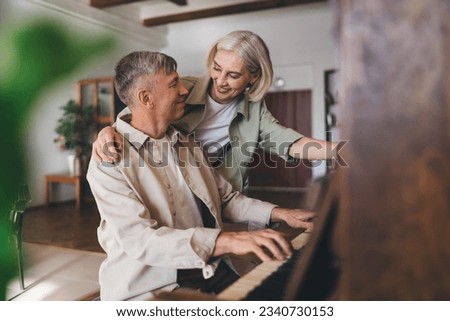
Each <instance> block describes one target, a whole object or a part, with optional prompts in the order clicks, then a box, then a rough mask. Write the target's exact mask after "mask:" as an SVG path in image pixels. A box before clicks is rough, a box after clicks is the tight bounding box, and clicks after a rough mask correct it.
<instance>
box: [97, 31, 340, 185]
mask: <svg viewBox="0 0 450 321" xmlns="http://www.w3.org/2000/svg"><path fill="white" fill-rule="evenodd" d="M206 65H207V68H208V71H209V75H208V76H206V77H203V78H198V77H184V78H182V79H181V80H182V81H183V84H184V86H185V87H186V88H187V89H188V91H189V95H188V96H187V98H186V112H185V115H184V117H183V118H182V119H181V120H179V121H178V122H177V123H176V124H174V126H175V127H176V128H178V129H179V130H181V131H184V132H185V133H193V134H194V135H195V138H196V140H197V141H199V142H200V145H201V146H202V147H203V149H204V151H205V152H206V153H207V155H208V158H209V160H210V162H211V163H212V164H213V166H214V167H216V168H217V170H218V171H219V172H220V173H221V174H222V176H224V177H225V178H226V179H227V180H228V181H229V182H230V183H231V185H232V186H233V188H234V189H235V190H238V191H243V190H244V189H245V187H246V183H247V178H248V169H249V165H250V164H251V161H252V158H253V154H254V153H255V151H256V149H257V148H258V147H261V148H262V149H264V150H266V151H268V152H270V153H272V154H276V155H278V156H280V157H282V158H284V159H285V160H286V161H291V160H293V159H294V158H306V159H309V160H318V159H329V158H331V157H333V155H327V151H331V150H333V149H334V148H335V147H336V146H335V143H328V142H326V141H323V140H316V139H312V138H308V137H304V136H303V135H302V134H300V133H297V132H296V131H294V130H292V129H289V128H286V127H284V126H282V125H281V124H279V122H278V121H277V120H276V119H275V118H274V117H273V116H272V114H271V113H270V112H269V110H268V109H267V106H266V104H265V102H264V95H265V94H266V93H267V91H268V89H269V87H270V86H271V83H272V78H273V69H272V62H271V60H270V55H269V50H268V48H267V46H266V44H265V43H264V41H263V40H262V39H261V38H260V37H259V36H258V35H256V34H254V33H252V32H250V31H234V32H231V33H230V34H228V35H226V36H225V37H223V38H221V39H219V40H218V41H216V42H215V43H214V44H213V46H212V48H211V50H210V51H209V54H208V56H207V60H206ZM123 113H129V110H128V109H127V108H126V109H124V111H122V113H121V114H123ZM114 136H115V132H114V129H113V128H112V127H106V128H104V129H103V130H102V131H101V132H100V133H99V136H98V138H97V140H96V141H95V142H94V145H93V156H94V157H95V158H96V159H97V160H98V161H106V162H114V161H115V160H116V158H115V157H117V156H118V154H117V153H115V151H114V150H113V149H114V148H113V147H111V146H113V144H112V142H113V141H114V139H115V138H114ZM116 140H118V139H116ZM327 144H330V146H327ZM105 147H109V151H108V148H105ZM308 147H310V148H308Z"/></svg>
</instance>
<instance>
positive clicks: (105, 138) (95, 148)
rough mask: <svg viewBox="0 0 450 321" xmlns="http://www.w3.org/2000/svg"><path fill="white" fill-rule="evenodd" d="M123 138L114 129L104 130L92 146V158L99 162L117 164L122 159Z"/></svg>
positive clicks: (106, 128)
mask: <svg viewBox="0 0 450 321" xmlns="http://www.w3.org/2000/svg"><path fill="white" fill-rule="evenodd" d="M122 140H123V137H122V136H121V135H120V134H119V133H117V132H116V131H115V130H114V127H111V126H108V127H105V128H103V129H102V130H101V131H100V132H99V133H98V136H97V139H96V140H95V142H94V143H93V144H92V156H93V157H95V159H96V160H97V162H99V163H100V162H107V163H115V162H117V161H118V160H119V159H120V152H121V149H122Z"/></svg>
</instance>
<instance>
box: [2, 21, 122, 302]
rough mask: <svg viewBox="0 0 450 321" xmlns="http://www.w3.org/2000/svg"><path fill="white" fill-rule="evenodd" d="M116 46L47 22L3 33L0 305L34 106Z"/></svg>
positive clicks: (11, 263)
mask: <svg viewBox="0 0 450 321" xmlns="http://www.w3.org/2000/svg"><path fill="white" fill-rule="evenodd" d="M113 45H114V39H113V38H112V37H110V36H106V35H105V36H98V37H93V36H86V35H74V34H73V33H72V32H70V31H69V30H67V29H66V28H65V27H64V26H63V25H61V24H59V23H58V22H54V21H50V20H47V19H36V20H34V21H32V22H28V23H27V24H24V25H22V26H20V27H17V26H16V27H10V28H3V29H2V30H1V31H0V48H1V50H0V112H1V115H2V126H0V148H1V150H2V157H0V168H1V170H0V300H5V295H6V293H5V291H6V285H7V283H8V281H9V280H10V279H11V278H12V277H13V276H14V275H15V274H16V266H15V262H16V261H15V253H14V251H13V250H12V247H11V246H10V242H9V237H10V233H11V227H10V225H9V221H8V216H9V212H10V207H11V204H12V203H13V201H14V197H15V195H16V194H17V188H18V186H19V184H20V183H23V182H26V181H27V162H26V160H25V156H24V155H25V154H24V151H23V149H24V144H23V143H24V142H23V134H24V133H23V130H24V126H25V125H26V123H27V121H28V115H29V112H30V110H31V108H32V107H33V102H34V101H35V100H36V98H37V97H38V95H39V94H40V93H41V92H42V91H43V90H44V89H47V87H48V86H50V85H52V84H54V83H55V82H56V81H58V80H59V79H61V78H62V77H63V76H66V75H67V74H69V73H71V72H73V71H74V70H76V69H77V68H79V67H80V66H81V65H82V64H83V63H85V62H86V61H87V60H89V59H91V58H94V57H95V56H99V55H100V54H105V53H107V52H108V51H109V50H111V49H112V47H113ZM55 112H57V110H56V109H55ZM45 125H46V124H42V126H45Z"/></svg>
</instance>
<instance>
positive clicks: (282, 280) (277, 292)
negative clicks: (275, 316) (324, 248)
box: [244, 248, 303, 301]
mask: <svg viewBox="0 0 450 321" xmlns="http://www.w3.org/2000/svg"><path fill="white" fill-rule="evenodd" d="M302 251H303V248H301V249H299V250H294V253H293V255H292V256H291V257H290V258H289V259H288V260H286V262H284V263H283V264H282V265H281V266H280V267H279V268H278V269H277V270H276V271H275V272H273V273H272V274H271V275H269V276H268V277H267V278H266V279H265V280H264V281H263V282H262V283H261V284H260V285H259V286H257V287H256V288H255V289H253V290H252V291H250V292H249V293H248V294H247V296H246V297H245V298H244V300H245V301H278V300H280V299H281V298H282V297H283V295H284V291H285V289H286V285H287V282H288V281H289V277H290V275H291V272H292V270H293V269H294V267H295V264H296V262H297V260H298V258H299V257H300V256H301V253H302Z"/></svg>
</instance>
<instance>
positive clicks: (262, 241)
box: [213, 229, 293, 262]
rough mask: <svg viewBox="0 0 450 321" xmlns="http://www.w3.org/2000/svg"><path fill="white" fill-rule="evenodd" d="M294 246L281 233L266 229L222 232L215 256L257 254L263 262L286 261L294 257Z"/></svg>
mask: <svg viewBox="0 0 450 321" xmlns="http://www.w3.org/2000/svg"><path fill="white" fill-rule="evenodd" d="M292 250H293V249H292V245H291V243H290V242H289V241H288V240H287V239H286V238H285V237H284V235H283V234H282V233H280V232H277V231H274V230H271V229H265V230H259V231H251V232H247V231H244V232H222V233H221V234H220V235H219V236H218V238H217V240H216V247H215V248H214V253H213V256H220V255H224V254H236V255H245V254H251V253H253V254H255V255H256V256H257V257H258V258H259V259H260V260H261V261H263V262H265V261H271V260H274V259H277V260H284V259H286V258H288V257H289V256H291V255H292Z"/></svg>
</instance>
